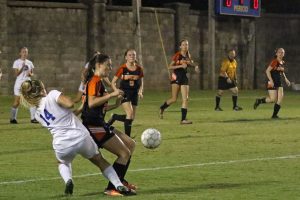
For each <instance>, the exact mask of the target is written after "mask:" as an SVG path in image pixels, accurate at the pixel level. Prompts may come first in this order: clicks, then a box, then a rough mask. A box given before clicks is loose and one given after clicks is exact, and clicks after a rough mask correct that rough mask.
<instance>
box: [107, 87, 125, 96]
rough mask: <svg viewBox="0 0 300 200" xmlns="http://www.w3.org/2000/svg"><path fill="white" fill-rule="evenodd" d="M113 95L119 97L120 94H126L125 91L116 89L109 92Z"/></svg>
mask: <svg viewBox="0 0 300 200" xmlns="http://www.w3.org/2000/svg"><path fill="white" fill-rule="evenodd" d="M109 95H110V96H111V97H117V96H119V95H121V96H123V95H124V92H123V91H122V90H119V89H117V90H114V91H113V92H112V93H110V94H109Z"/></svg>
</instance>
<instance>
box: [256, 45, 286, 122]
mask: <svg viewBox="0 0 300 200" xmlns="http://www.w3.org/2000/svg"><path fill="white" fill-rule="evenodd" d="M284 55H285V51H284V49H283V48H278V49H276V50H275V58H274V59H273V60H272V61H271V63H270V64H269V66H268V68H267V70H266V75H267V79H268V80H267V82H266V88H267V90H268V93H269V96H268V97H264V98H260V99H256V100H255V103H254V109H256V108H257V107H258V106H259V105H260V104H264V103H275V104H274V110H273V115H272V119H277V118H279V117H278V112H279V110H280V108H281V106H280V104H281V102H282V100H283V86H282V81H281V79H282V78H284V81H285V83H286V84H287V86H290V85H291V83H290V81H289V80H288V79H287V77H286V75H285V73H284V70H285V62H284V60H283V57H284Z"/></svg>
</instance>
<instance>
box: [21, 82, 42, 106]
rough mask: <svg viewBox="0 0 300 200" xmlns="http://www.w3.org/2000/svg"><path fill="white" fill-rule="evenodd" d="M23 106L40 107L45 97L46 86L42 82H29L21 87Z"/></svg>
mask: <svg viewBox="0 0 300 200" xmlns="http://www.w3.org/2000/svg"><path fill="white" fill-rule="evenodd" d="M20 90H21V104H22V105H23V106H24V107H26V108H29V107H34V106H38V105H39V102H40V100H41V98H42V97H43V90H44V85H43V83H42V81H40V80H27V81H24V82H23V83H22V85H21V89H20Z"/></svg>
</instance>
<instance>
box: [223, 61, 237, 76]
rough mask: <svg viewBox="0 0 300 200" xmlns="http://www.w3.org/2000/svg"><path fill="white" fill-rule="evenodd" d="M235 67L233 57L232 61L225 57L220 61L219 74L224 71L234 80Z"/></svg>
mask: <svg viewBox="0 0 300 200" xmlns="http://www.w3.org/2000/svg"><path fill="white" fill-rule="evenodd" d="M236 67H237V62H236V60H235V59H233V61H232V62H230V60H229V59H228V58H225V59H224V60H223V61H222V66H221V69H220V74H224V73H226V74H227V75H228V77H229V78H230V79H231V80H234V79H236Z"/></svg>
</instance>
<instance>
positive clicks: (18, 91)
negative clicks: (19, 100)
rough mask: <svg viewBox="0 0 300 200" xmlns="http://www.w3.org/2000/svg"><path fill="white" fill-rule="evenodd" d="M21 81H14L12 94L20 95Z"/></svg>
mask: <svg viewBox="0 0 300 200" xmlns="http://www.w3.org/2000/svg"><path fill="white" fill-rule="evenodd" d="M22 83H23V82H21V83H20V82H19V81H16V82H15V85H14V95H15V96H21V91H20V89H21V85H22Z"/></svg>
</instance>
